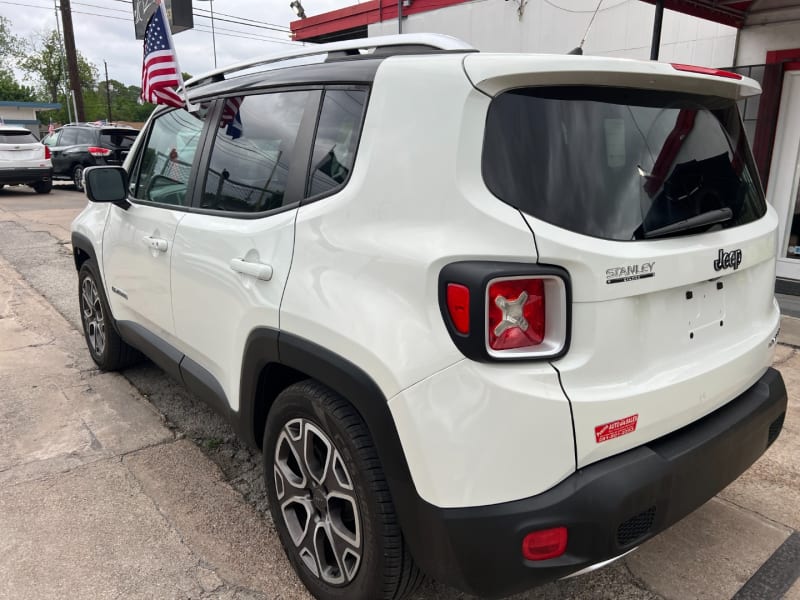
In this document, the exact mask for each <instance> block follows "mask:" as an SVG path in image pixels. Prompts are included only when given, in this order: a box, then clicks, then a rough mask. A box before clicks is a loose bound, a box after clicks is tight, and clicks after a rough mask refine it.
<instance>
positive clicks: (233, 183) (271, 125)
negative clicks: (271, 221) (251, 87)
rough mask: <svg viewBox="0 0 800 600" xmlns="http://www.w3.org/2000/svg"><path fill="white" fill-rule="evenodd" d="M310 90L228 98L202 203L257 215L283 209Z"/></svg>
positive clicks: (218, 208)
mask: <svg viewBox="0 0 800 600" xmlns="http://www.w3.org/2000/svg"><path fill="white" fill-rule="evenodd" d="M308 96H309V92H307V91H292V92H273V93H269V94H260V95H253V96H236V97H231V98H226V99H225V100H224V106H223V111H222V118H221V121H220V125H219V128H218V131H217V134H216V137H215V139H214V147H213V149H212V151H211V160H210V162H209V166H208V174H207V176H206V183H205V190H204V192H203V197H202V200H201V204H200V207H201V208H206V209H210V210H221V211H230V212H246V213H256V212H264V211H268V210H273V209H276V208H280V207H281V206H282V205H283V203H284V194H285V192H286V185H287V181H288V175H289V162H290V160H291V157H292V151H293V150H294V145H295V141H296V139H297V133H298V130H299V129H300V122H301V120H302V118H303V113H304V112H305V108H306V103H307V101H308Z"/></svg>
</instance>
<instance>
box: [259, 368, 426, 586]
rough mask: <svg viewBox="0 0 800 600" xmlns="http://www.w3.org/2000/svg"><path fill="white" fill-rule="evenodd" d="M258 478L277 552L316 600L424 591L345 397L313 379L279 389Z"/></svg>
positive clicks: (363, 430)
mask: <svg viewBox="0 0 800 600" xmlns="http://www.w3.org/2000/svg"><path fill="white" fill-rule="evenodd" d="M264 477H265V479H266V483H267V495H268V498H269V503H270V510H271V512H272V518H273V521H274V522H275V526H276V528H277V530H278V535H279V537H280V540H281V543H282V545H283V548H284V550H285V551H286V555H287V556H288V558H289V561H290V562H291V563H292V566H293V567H294V569H295V571H296V572H297V574H298V575H299V577H300V579H301V580H302V581H303V583H304V584H305V585H306V587H307V588H308V589H309V591H310V592H311V593H312V594H313V595H314V597H315V598H318V599H319V600H345V599H349V598H369V599H370V600H373V599H375V600H378V599H386V600H388V599H398V600H399V599H400V598H404V597H406V596H407V595H408V594H410V593H411V592H413V591H414V590H415V589H416V588H417V586H418V585H419V584H420V582H421V581H422V575H421V573H420V571H419V569H418V568H417V567H416V565H415V564H414V561H413V559H412V558H411V555H410V554H409V552H408V549H407V548H406V547H405V544H404V541H403V535H402V532H401V530H400V526H399V525H398V523H397V517H396V515H395V512H394V506H393V504H392V499H391V495H390V493H389V488H388V485H387V483H386V479H385V476H384V474H383V470H382V468H381V466H380V461H379V459H378V456H377V453H376V451H375V447H374V445H373V443H372V438H371V436H370V433H369V430H368V429H367V427H366V425H365V424H364V421H363V420H362V419H361V416H360V415H359V414H358V413H357V412H356V410H355V409H354V408H353V407H352V405H350V404H349V403H348V402H347V401H346V400H345V399H344V398H342V397H341V396H339V395H338V394H336V393H334V392H333V391H331V390H330V389H328V388H327V387H325V386H323V385H321V384H319V383H317V382H315V381H311V380H309V381H302V382H300V383H295V384H293V385H291V386H289V387H288V388H286V389H285V390H284V391H283V392H281V394H280V395H279V396H278V398H277V399H276V400H275V404H274V405H273V407H272V410H271V411H270V414H269V417H268V418H267V425H266V429H265V431H264Z"/></svg>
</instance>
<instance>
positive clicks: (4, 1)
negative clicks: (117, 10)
mask: <svg viewBox="0 0 800 600" xmlns="http://www.w3.org/2000/svg"><path fill="white" fill-rule="evenodd" d="M117 1H120V2H124V0H117ZM0 4H10V5H12V6H23V7H25V8H40V9H43V10H52V7H49V6H39V5H36V4H25V3H22V2H11V1H9V0H0ZM76 4H78V3H76ZM92 6H94V5H92ZM107 10H108V9H107ZM71 12H72V13H73V14H78V15H88V16H91V17H100V18H103V19H114V20H117V21H127V22H128V23H132V22H133V17H132V16H131V17H130V18H125V17H115V16H113V15H101V14H97V13H90V12H85V11H80V10H73V11H71ZM123 12H125V11H123ZM214 20H215V21H216V20H217V17H216V14H215V16H214ZM202 27H204V26H203V25H201V26H198V27H195V28H194V29H196V30H198V31H200V32H201V33H211V30H210V29H202ZM218 29H219V28H218ZM225 31H231V32H236V33H239V34H241V35H233V34H232V33H226V34H224V35H225V36H227V37H232V38H239V39H243V40H258V41H263V42H270V43H273V42H274V43H277V44H290V45H295V44H297V43H300V42H292V41H290V40H285V39H280V38H277V37H270V36H258V37H253V36H257V34H255V33H251V32H247V31H240V30H234V29H225ZM220 35H222V34H220Z"/></svg>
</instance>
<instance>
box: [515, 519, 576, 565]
mask: <svg viewBox="0 0 800 600" xmlns="http://www.w3.org/2000/svg"><path fill="white" fill-rule="evenodd" d="M566 550H567V528H566V527H553V528H552V529H542V530H541V531H532V532H531V533H529V534H528V535H526V536H525V538H524V539H523V540H522V556H523V558H525V560H547V559H548V558H556V557H557V556H561V555H562V554H564V552H566Z"/></svg>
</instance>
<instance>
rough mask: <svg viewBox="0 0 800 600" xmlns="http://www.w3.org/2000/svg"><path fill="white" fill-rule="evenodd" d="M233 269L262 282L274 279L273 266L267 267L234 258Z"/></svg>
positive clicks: (262, 264) (232, 261)
mask: <svg viewBox="0 0 800 600" xmlns="http://www.w3.org/2000/svg"><path fill="white" fill-rule="evenodd" d="M231 269H233V270H234V271H236V272H237V273H242V274H244V275H249V276H250V277H255V278H256V279H260V280H261V281H269V280H270V279H272V265H265V264H264V263H260V262H248V261H246V260H244V259H242V258H234V259H233V260H231Z"/></svg>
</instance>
